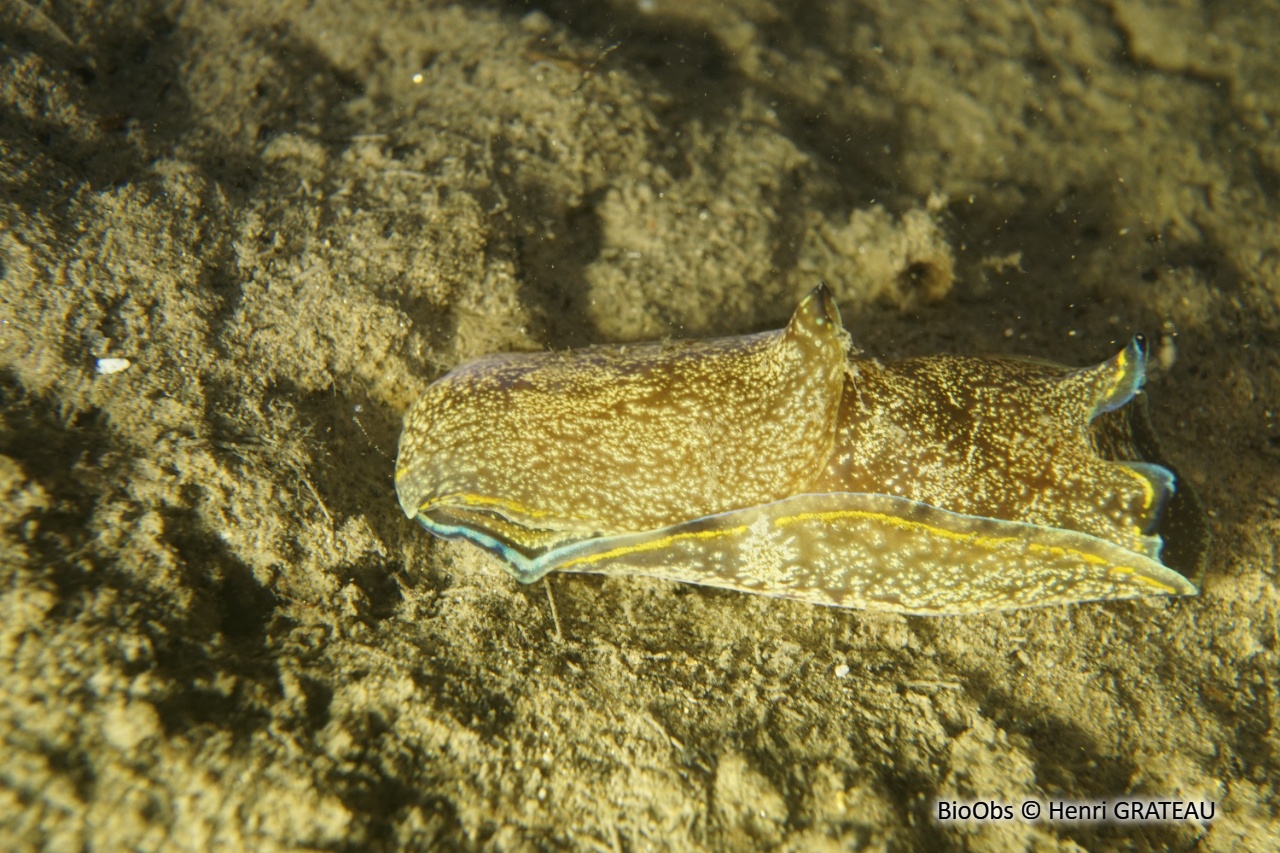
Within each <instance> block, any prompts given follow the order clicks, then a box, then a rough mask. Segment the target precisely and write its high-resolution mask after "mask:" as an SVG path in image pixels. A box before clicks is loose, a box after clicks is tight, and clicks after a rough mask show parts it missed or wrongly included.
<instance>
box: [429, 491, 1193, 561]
mask: <svg viewBox="0 0 1280 853" xmlns="http://www.w3.org/2000/svg"><path fill="white" fill-rule="evenodd" d="M1151 467H1153V468H1157V469H1159V470H1161V471H1164V469H1163V468H1159V466H1151ZM1165 474H1168V472H1167V471H1165ZM1168 475H1169V477H1170V479H1172V475H1171V474H1168ZM863 494H865V493H861V492H823V493H817V492H814V493H808V494H803V495H793V496H791V497H789V498H783V499H782V500H779V501H773V502H772V503H768V504H762V505H760V506H759V507H748V508H747V510H756V509H762V508H766V507H770V506H776V505H778V504H782V503H785V502H787V501H793V500H798V499H800V498H812V497H829V498H833V499H835V498H839V497H840V496H842V495H848V496H862V495H863ZM868 496H870V497H876V498H886V499H888V500H890V501H892V502H894V503H899V504H902V506H903V509H904V513H903V517H906V512H905V511H906V510H909V509H910V508H911V507H915V506H930V505H928V504H921V503H920V502H919V501H911V500H907V499H906V498H901V497H898V496H896V495H878V494H871V495H868ZM931 508H932V509H935V510H937V511H938V512H943V513H946V514H947V515H951V516H955V517H956V518H979V519H981V520H983V521H989V522H993V523H995V524H1000V525H1006V526H1008V527H1010V528H1012V529H1013V530H1022V531H1025V532H1026V533H1027V534H1028V535H1030V534H1032V533H1034V532H1036V531H1040V530H1046V529H1048V530H1063V531H1064V532H1067V533H1070V534H1072V535H1075V536H1080V537H1084V538H1085V539H1087V540H1092V541H1095V542H1101V543H1104V544H1105V545H1108V546H1111V547H1120V546H1117V545H1115V543H1114V542H1109V541H1107V540H1105V539H1102V538H1101V537H1098V536H1093V535H1092V534H1089V533H1082V532H1080V531H1078V530H1067V529H1065V528H1049V527H1046V526H1044V525H1039V524H1030V523H1028V522H1025V521H1005V520H1002V519H997V518H987V517H985V516H971V515H965V514H963V513H958V512H952V511H951V510H947V509H941V508H940V507H932V506H931ZM744 511H746V510H741V509H737V510H730V511H728V512H722V513H716V514H713V515H706V516H702V517H701V518H695V519H692V520H690V521H684V522H680V523H679V524H673V525H669V526H668V527H663V528H657V529H656V530H645V531H638V532H636V533H623V534H619V535H616V536H607V537H601V538H596V539H584V540H582V541H580V542H574V543H572V544H570V545H564V546H562V547H560V548H554V549H552V550H550V551H547V552H546V553H544V554H541V555H539V556H537V557H533V558H530V557H526V556H525V555H524V554H521V553H520V552H519V551H516V550H515V549H513V548H510V547H508V546H506V545H504V544H502V543H501V542H499V541H498V540H497V539H495V538H494V537H492V536H489V535H488V534H486V533H483V532H481V531H478V530H472V529H471V528H467V527H460V526H457V525H450V524H437V523H435V522H433V521H431V520H430V519H427V518H425V517H423V516H422V515H421V514H419V515H417V516H415V518H416V519H417V520H418V523H419V524H421V525H422V526H423V527H425V528H426V529H427V530H428V531H430V532H431V533H433V534H435V535H436V536H440V537H442V538H445V539H465V540H466V541H468V542H471V543H472V544H475V545H478V546H479V547H481V548H483V549H484V550H486V551H488V552H489V553H491V554H494V555H496V556H498V557H501V558H502V559H503V560H505V561H506V562H507V564H508V566H509V567H510V568H509V570H510V572H511V575H512V576H513V577H514V578H515V579H516V580H518V581H520V582H521V583H526V584H527V583H533V582H534V581H537V580H539V579H541V578H542V577H544V576H545V575H546V574H547V573H548V572H551V571H553V570H554V569H555V566H556V564H558V563H561V562H563V561H565V560H567V559H569V558H572V557H575V556H577V555H579V554H584V553H590V552H591V551H593V550H596V549H598V548H600V547H601V546H602V545H605V544H606V543H607V546H608V547H618V546H619V544H620V543H624V542H628V541H640V540H643V539H645V538H647V537H650V536H652V535H654V534H655V533H660V532H662V531H664V530H675V529H677V528H681V527H692V526H693V525H696V524H703V523H706V522H709V521H712V520H714V519H718V518H725V517H728V516H732V515H734V514H736V513H741V512H744ZM1156 539H1157V545H1156V548H1155V549H1154V554H1153V555H1151V556H1150V557H1148V558H1149V559H1151V560H1152V561H1153V562H1156V563H1159V555H1160V550H1161V546H1162V545H1163V543H1162V542H1159V541H1158V539H1159V537H1156ZM1130 553H1133V554H1135V555H1137V556H1139V557H1147V555H1145V554H1142V553H1141V552H1138V551H1132V552H1130ZM1160 565H1161V566H1162V567H1163V568H1166V569H1168V567H1167V566H1164V564H1163V563H1160ZM1168 570H1169V571H1173V570H1172V569H1168ZM1175 574H1177V573H1176V572H1175ZM1179 577H1181V575H1179Z"/></svg>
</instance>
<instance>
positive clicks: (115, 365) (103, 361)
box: [94, 358, 133, 376]
mask: <svg viewBox="0 0 1280 853" xmlns="http://www.w3.org/2000/svg"><path fill="white" fill-rule="evenodd" d="M132 366H133V362H132V361H129V359H127V358H100V359H98V361H97V364H96V365H95V366H94V369H95V370H97V371H98V375H99V376H110V375H111V374H113V373H123V372H124V371H126V370H128V369H129V368H130V367H132Z"/></svg>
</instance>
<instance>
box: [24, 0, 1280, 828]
mask: <svg viewBox="0 0 1280 853" xmlns="http://www.w3.org/2000/svg"><path fill="white" fill-rule="evenodd" d="M0 19H3V21H4V27H3V31H4V34H3V36H0V39H3V41H2V42H0V105H2V109H0V208H2V211H3V217H2V219H0V739H2V743H3V750H2V752H0V847H3V848H4V849H6V850H15V851H20V850H57V851H61V850H86V849H92V850H115V849H131V850H235V849H253V850H277V849H278V850H306V849H314V850H377V849H387V850H390V849H407V850H435V849H458V848H461V849H487V850H542V849H565V850H602V851H609V850H612V851H624V850H668V849H670V850H725V849H749V848H760V849H785V850H818V851H821V850H906V849H955V850H975V851H977V850H981V851H988V850H989V851H1012V850H1037V851H1051V850H1061V851H1066V850H1081V849H1088V850H1165V849H1173V850H1180V849H1193V848H1194V849H1198V850H1211V851H1218V850H1222V851H1226V850H1237V849H1264V848H1265V847H1267V846H1268V845H1269V844H1271V843H1274V839H1275V838H1277V837H1280V795H1278V793H1277V782H1278V781H1280V733H1277V728H1276V726H1277V714H1278V713H1280V700H1277V692H1276V684H1277V679H1278V678H1280V675H1278V674H1277V673H1278V672H1280V667H1278V666H1277V658H1278V656H1280V635H1278V631H1280V629H1278V628H1277V624H1278V619H1277V610H1278V607H1280V596H1277V589H1276V578H1277V546H1276V542H1277V540H1278V537H1280V425H1278V424H1277V414H1278V413H1280V200H1278V199H1277V195H1278V191H1280V141H1278V139H1280V136H1278V135H1277V125H1278V123H1280V87H1278V86H1277V85H1276V83H1275V81H1276V80H1277V79H1280V57H1278V56H1277V54H1276V51H1275V47H1274V46H1275V45H1276V44H1280V5H1278V4H1277V3H1276V2H1266V1H1265V0H1252V2H1249V0H1246V1H1245V2H1240V3H1230V4H1208V3H1197V2H1194V0H1185V2H1156V1H1155V0H1110V2H1098V3H1083V2H1046V0H994V2H988V3H975V4H960V3H952V2H938V0H934V2H925V3H913V4H904V3H894V2H889V0H865V2H856V3H855V2H847V3H828V4H810V3H785V2H768V0H728V2H716V3H711V2H692V0H679V2H677V0H643V2H622V0H614V2H575V0H552V2H549V3H547V4H543V5H535V4H526V3H516V2H509V3H500V2H495V3H487V4H480V3H476V4H465V3H463V4H452V5H447V4H436V3H421V4H412V3H395V2H354V3H353V2H330V0H320V2H280V3H274V4H269V5H265V4H261V3H250V2H244V0H227V2H224V3H219V4H202V3H194V2H193V3H182V2H149V3H148V2H140V3H106V2H94V1H93V0H71V1H70V2H55V3H45V4H34V3H29V2H27V1H26V0H5V2H0ZM819 279H825V280H826V281H828V282H830V283H831V285H832V286H833V288H834V289H835V291H836V294H837V297H838V299H839V303H840V306H841V309H842V311H843V314H844V318H845V322H846V325H847V326H848V327H849V329H850V331H851V332H852V334H853V336H854V340H855V341H856V342H857V344H858V346H860V347H861V348H862V349H863V350H864V351H866V352H869V353H872V354H877V355H883V356H886V357H900V356H906V355H916V354H925V353H931V352H944V351H945V352H956V353H984V352H993V353H1021V354H1026V355H1031V356H1035V357H1039V358H1046V359H1052V360H1055V361H1060V362H1064V363H1069V364H1090V363H1095V362H1098V361H1100V360H1102V359H1103V358H1106V357H1108V356H1110V355H1112V354H1113V353H1114V352H1115V351H1117V350H1118V349H1119V348H1120V346H1122V345H1123V343H1124V342H1125V341H1127V340H1128V338H1129V337H1130V335H1132V334H1133V333H1134V332H1137V331H1145V332H1146V333H1147V335H1148V337H1149V338H1150V339H1151V340H1152V342H1153V352H1154V355H1155V357H1154V358H1153V362H1152V372H1151V376H1150V381H1149V383H1148V391H1149V401H1150V408H1151V415H1152V419H1153V421H1154V423H1155V425H1156V427H1157V429H1158V430H1159V431H1160V432H1161V434H1162V436H1163V438H1164V443H1165V449H1166V451H1167V452H1168V455H1169V456H1170V457H1171V458H1173V459H1174V460H1175V461H1176V462H1177V464H1178V467H1179V470H1180V472H1181V473H1182V475H1183V476H1184V477H1185V478H1186V480H1187V481H1189V482H1190V483H1192V484H1193V485H1194V486H1195V487H1196V489H1197V490H1198V491H1199V492H1200V494H1201V496H1202V497H1203V499H1204V501H1205V504H1206V505H1207V507H1208V508H1209V518H1210V523H1211V525H1212V528H1213V533H1214V537H1215V539H1214V546H1213V550H1212V554H1211V561H1210V566H1209V571H1208V574H1207V577H1206V580H1205V585H1204V590H1203V593H1202V595H1200V596H1199V597H1197V598H1191V599H1183V600H1177V601H1170V600H1162V599H1150V600H1139V601H1132V602H1120V603H1112V604H1087V605H1077V606H1071V607H1055V608H1044V609H1039V610H1024V611H1015V612H1008V613H997V614H990V615H982V616H971V617H963V618H945V619H929V618H921V617H902V616H895V615H885V614H877V613H866V612H857V611H837V610H831V609H824V608H816V607H811V606H807V605H803V604H798V603H794V602H785V601H779V600H774V599H769V598H764V597H758V596H750V595H742V594H735V593H729V592H718V591H711V590H707V589H703V588H697V587H689V586H681V585H676V584H672V583H668V582H663V581H657V580H644V579H602V578H599V577H592V576H555V577H553V578H552V579H551V581H550V583H549V585H548V586H543V585H541V584H539V585H534V586H530V587H522V586H520V585H518V584H517V583H515V582H514V581H513V580H511V579H510V578H509V577H508V576H507V574H506V573H505V572H503V570H502V568H501V566H500V564H499V563H498V562H497V561H496V560H494V559H493V558H491V557H489V556H487V555H485V554H483V553H482V552H480V551H478V550H477V549H475V548H472V547H470V546H468V545H465V544H459V543H452V542H442V541H439V540H434V539H432V538H431V537H429V536H428V535H427V534H426V533H425V532H424V531H423V530H421V529H420V528H418V527H417V526H416V525H414V524H412V523H411V522H409V521H408V520H406V519H405V517H404V515H403V514H402V513H401V512H400V509H399V507H398V506H397V504H396V498H395V490H394V485H393V482H392V469H393V462H392V457H394V454H395V448H396V442H397V438H398V434H399V428H400V419H401V417H402V415H403V413H404V411H405V410H406V409H407V408H408V406H409V405H410V404H411V403H412V401H413V400H414V399H415V397H416V396H417V395H418V394H419V393H420V392H421V391H422V389H423V388H424V387H425V386H426V385H427V383H428V382H430V381H431V380H432V379H434V378H436V377H437V376H439V375H440V374H441V373H443V372H444V371H445V370H447V369H449V368H450V367H452V366H454V365H456V364H458V363H459V362H461V361H462V360H464V359H466V358H469V357H472V356H475V355H479V354H482V353H487V352H493V351H499V350H537V349H544V348H557V349H563V348H565V347H569V346H578V345H582V344H587V343H599V342H611V341H633V340H645V339H660V338H668V337H671V338H678V337H694V336H710V335H722V334H733V333H740V332H748V331H756V330H760V329H766V328H773V327H777V326H779V325H781V323H782V322H784V321H785V319H786V317H787V315H788V314H789V313H790V311H791V309H792V307H793V306H794V304H795V301H796V299H797V297H798V296H799V295H800V294H802V293H804V292H805V291H807V290H808V289H809V288H810V287H811V286H812V285H813V284H814V283H815V282H816V281H817V280H819ZM100 359H126V360H127V361H128V365H129V366H128V367H127V368H126V369H123V370H120V371H119V372H114V373H112V372H105V373H104V372H100V370H99V366H100V364H102V365H111V364H115V366H117V367H119V366H122V365H123V362H118V363H112V362H100V361H99V360H100ZM552 597H553V598H554V602H555V613H554V614H553V611H552V608H551V601H552ZM556 616H558V623H559V624H558V630H557V624H556V618H554V617H556ZM1134 798H1148V799H1152V798H1154V799H1156V800H1181V801H1193V802H1197V803H1199V802H1212V803H1214V804H1215V806H1216V812H1215V819H1214V820H1213V821H1212V822H1203V821H1195V820H1176V821H1169V822H1161V823H1144V824H1123V823H1115V822H1104V823H1097V822H1044V821H1042V822H1024V821H1021V820H1009V821H1003V820H1002V821H988V822H967V823H965V822H962V823H954V824H948V823H939V822H937V821H936V820H935V819H934V815H935V803H936V802H937V801H938V800H942V801H956V802H961V801H965V802H968V801H973V800H979V801H999V802H1003V803H1013V804H1017V803H1021V802H1023V801H1027V800H1039V801H1043V802H1046V803H1048V802H1050V801H1054V800H1082V801H1090V800H1107V801H1110V802H1114V801H1116V800H1118V799H1134Z"/></svg>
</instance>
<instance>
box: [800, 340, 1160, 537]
mask: <svg viewBox="0 0 1280 853" xmlns="http://www.w3.org/2000/svg"><path fill="white" fill-rule="evenodd" d="M851 364H852V367H851V370H852V373H851V376H850V378H849V381H848V382H847V383H846V386H845V393H844V400H843V404H842V405H841V408H840V415H839V421H840V423H839V427H838V432H837V438H836V451H835V453H834V454H833V455H832V458H831V461H830V464H829V465H828V466H827V468H826V470H825V471H824V472H823V474H822V476H820V477H819V478H818V479H817V480H816V481H815V482H814V484H813V486H812V487H811V488H810V491H813V492H858V493H871V494H886V495H895V496H899V497H904V498H907V499H909V500H912V501H918V502H920V503H925V504H929V505H932V506H935V507H940V508H943V509H947V510H950V511H951V512H955V513H960V514H963V515H973V516H981V517H985V518H992V519H1001V520H1006V521H1018V522H1026V523H1029V524H1034V525H1042V526H1049V527H1058V528H1065V529H1068V530H1076V531H1079V532H1082V533H1087V534H1090V535H1092V536H1097V537H1100V538H1102V539H1106V540H1108V541H1110V542H1114V543H1115V544H1117V545H1120V546H1121V547H1123V548H1127V549H1128V550H1130V551H1136V552H1138V553H1140V554H1144V555H1146V556H1149V557H1151V558H1153V559H1154V558H1156V557H1157V556H1158V553H1159V540H1158V539H1156V538H1154V537H1153V536H1152V534H1153V533H1154V530H1155V526H1156V523H1157V521H1158V516H1159V513H1160V510H1161V508H1162V506H1163V505H1164V503H1165V501H1166V500H1167V499H1168V497H1169V495H1170V493H1171V492H1172V490H1173V480H1172V476H1171V475H1170V474H1169V473H1168V472H1167V471H1166V470H1165V469H1163V468H1160V467H1158V466H1154V465H1142V464H1131V463H1124V462H1115V461H1110V460H1107V459H1104V458H1103V457H1101V456H1100V455H1099V454H1098V452H1097V449H1096V448H1095V446H1094V441H1093V438H1092V435H1091V431H1090V424H1091V422H1092V421H1093V419H1094V418H1095V417H1096V416H1097V415H1098V414H1099V413H1101V412H1106V411H1111V410H1113V409H1116V408H1118V407H1120V406H1123V405H1124V404H1126V403H1128V402H1129V400H1130V399H1131V398H1132V397H1133V395H1134V394H1135V393H1136V392H1137V390H1138V388H1139V387H1140V386H1141V383H1142V380H1143V370H1144V358H1143V353H1142V350H1141V348H1140V346H1138V344H1137V343H1136V342H1134V343H1131V344H1130V345H1129V346H1127V347H1126V348H1125V349H1124V350H1122V351H1121V352H1120V353H1119V354H1118V355H1117V356H1115V357H1114V358H1112V359H1110V360H1109V361H1106V362H1103V363H1102V364H1099V365H1095V366H1093V367H1087V368H1081V369H1074V368H1066V367H1060V366H1057V365H1052V364H1046V363H1043V362H1037V361H1031V360H1026V359H1010V358H994V357H988V358H966V357H957V356H930V357H925V358H913V359H906V360H903V361H897V362H890V363H887V364H881V363H879V362H876V361H870V360H858V361H855V362H852V363H851Z"/></svg>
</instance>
